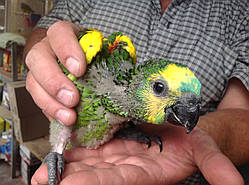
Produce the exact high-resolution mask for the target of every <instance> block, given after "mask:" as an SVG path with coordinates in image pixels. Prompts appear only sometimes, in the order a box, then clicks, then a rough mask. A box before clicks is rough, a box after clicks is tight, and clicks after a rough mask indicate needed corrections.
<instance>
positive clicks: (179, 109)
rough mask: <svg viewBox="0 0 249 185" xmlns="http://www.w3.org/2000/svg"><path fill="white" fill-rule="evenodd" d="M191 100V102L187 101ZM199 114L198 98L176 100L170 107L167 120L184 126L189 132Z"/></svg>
mask: <svg viewBox="0 0 249 185" xmlns="http://www.w3.org/2000/svg"><path fill="white" fill-rule="evenodd" d="M189 102H191V103H189ZM199 116H200V99H195V100H194V101H188V103H186V102H184V103H182V102H178V103H176V104H174V105H173V106H171V107H170V113H169V121H170V122H171V123H173V124H176V125H180V126H184V127H185V128H186V129H187V131H186V133H187V134H189V133H190V132H191V131H192V130H193V129H194V127H195V126H196V124H197V122H198V120H199Z"/></svg>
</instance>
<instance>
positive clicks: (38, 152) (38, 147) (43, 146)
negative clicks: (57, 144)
mask: <svg viewBox="0 0 249 185" xmlns="http://www.w3.org/2000/svg"><path fill="white" fill-rule="evenodd" d="M22 144H23V145H24V146H25V147H27V148H28V149H29V150H30V152H31V153H32V154H34V155H35V156H36V157H37V158H38V159H39V160H41V161H43V159H44V158H45V157H46V155H47V154H48V153H49V152H50V143H49V139H48V136H47V137H42V138H38V139H34V140H32V141H27V142H24V143H22Z"/></svg>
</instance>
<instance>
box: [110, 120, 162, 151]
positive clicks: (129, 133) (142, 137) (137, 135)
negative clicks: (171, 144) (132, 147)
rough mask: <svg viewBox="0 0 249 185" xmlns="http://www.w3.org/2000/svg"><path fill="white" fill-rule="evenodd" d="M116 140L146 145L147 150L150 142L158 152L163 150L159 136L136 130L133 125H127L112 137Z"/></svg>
mask: <svg viewBox="0 0 249 185" xmlns="http://www.w3.org/2000/svg"><path fill="white" fill-rule="evenodd" d="M114 136H115V137H116V138H120V139H127V140H135V141H137V142H140V143H145V144H147V146H148V148H150V147H151V142H152V141H153V142H155V143H156V144H157V145H158V146H159V148H160V152H162V150H163V145H162V140H161V138H160V137H159V136H157V135H154V134H150V133H146V132H143V131H142V130H140V129H138V128H137V127H136V126H135V125H132V124H130V123H129V127H124V128H121V129H120V130H119V131H117V132H116V133H115V135H114Z"/></svg>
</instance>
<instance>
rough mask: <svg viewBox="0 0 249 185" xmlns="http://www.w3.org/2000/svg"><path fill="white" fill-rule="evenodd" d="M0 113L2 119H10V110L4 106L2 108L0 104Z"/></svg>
mask: <svg viewBox="0 0 249 185" xmlns="http://www.w3.org/2000/svg"><path fill="white" fill-rule="evenodd" d="M0 115H1V117H3V118H4V119H7V120H11V119H12V116H11V112H10V111H9V110H8V109H6V108H4V107H2V106H0Z"/></svg>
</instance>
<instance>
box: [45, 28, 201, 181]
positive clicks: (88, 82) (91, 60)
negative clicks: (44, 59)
mask: <svg viewBox="0 0 249 185" xmlns="http://www.w3.org/2000/svg"><path fill="white" fill-rule="evenodd" d="M78 41H79V44H80V46H81V48H82V50H83V52H84V53H85V56H86V61H87V64H88V67H87V71H86V73H85V74H84V75H83V76H82V77H79V78H76V77H75V76H74V75H73V74H71V73H70V72H69V71H68V70H67V69H66V68H65V67H64V66H63V64H62V63H60V61H59V60H58V64H59V66H60V67H61V69H62V71H63V72H64V74H65V75H66V76H67V77H68V78H69V79H70V80H72V82H73V83H74V84H75V86H76V87H77V89H78V90H79V93H80V101H79V103H78V105H77V106H76V107H75V110H76V112H77V120H76V122H75V124H74V125H73V126H64V125H63V124H62V123H60V122H59V121H57V120H55V119H53V120H52V121H51V123H50V138H49V140H50V143H51V152H50V153H48V155H47V156H46V157H45V159H44V163H46V165H47V167H48V183H49V185H56V184H57V183H58V181H59V180H62V174H63V171H64V163H65V160H64V158H63V152H64V151H65V150H66V149H70V148H72V147H74V146H82V147H85V148H87V149H97V148H98V147H100V146H101V145H103V144H105V143H106V142H108V141H109V140H111V139H112V138H113V137H115V138H122V139H128V140H136V141H138V142H141V143H145V144H147V145H148V147H150V146H151V142H152V141H153V142H155V143H156V144H157V145H159V147H160V152H161V151H162V141H161V139H160V137H158V136H156V135H153V134H150V133H145V132H143V131H141V130H139V129H137V127H136V125H137V124H147V123H151V124H163V123H166V122H169V123H172V124H175V125H179V126H183V127H185V128H186V133H190V132H191V131H192V130H193V128H194V127H195V126H196V124H197V122H198V119H199V114H200V105H201V95H200V94H201V83H200V81H199V80H198V79H197V78H196V76H195V75H194V74H193V72H191V70H190V69H189V68H188V67H185V66H184V65H182V64H180V63H175V62H172V61H167V60H164V59H163V58H153V59H148V60H146V61H144V62H143V63H142V64H139V65H137V66H136V63H137V58H136V49H135V46H134V45H133V43H132V41H131V39H130V38H129V37H128V36H126V35H124V34H122V33H121V32H114V33H112V34H111V35H109V36H108V37H104V36H103V34H102V33H101V32H99V31H98V30H96V29H84V30H83V31H81V32H80V33H79V35H78ZM57 172H58V173H59V177H57Z"/></svg>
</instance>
